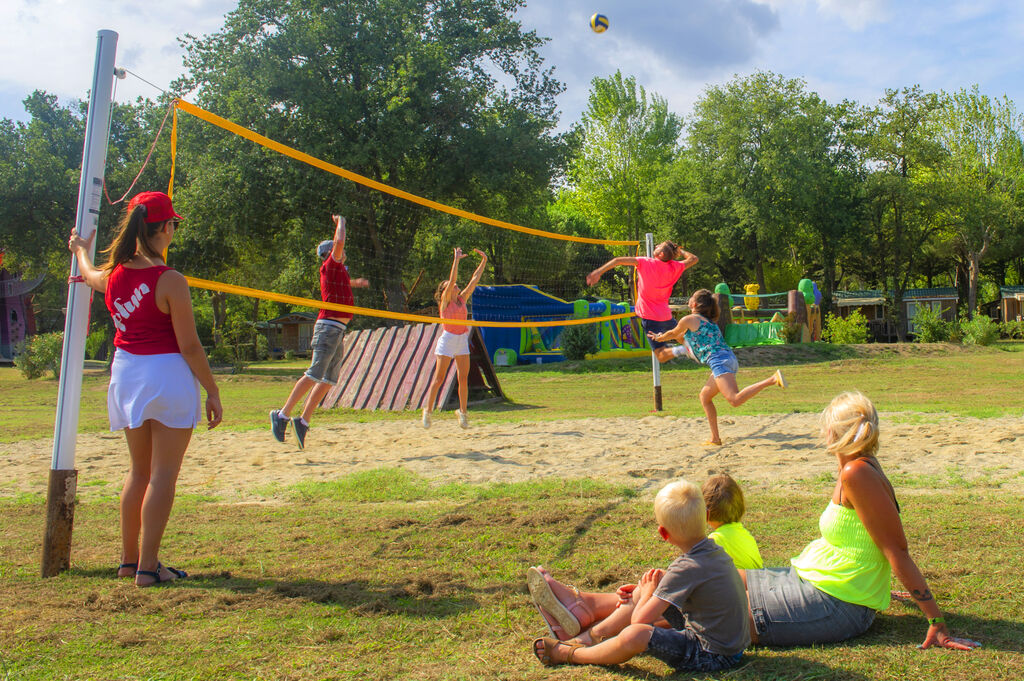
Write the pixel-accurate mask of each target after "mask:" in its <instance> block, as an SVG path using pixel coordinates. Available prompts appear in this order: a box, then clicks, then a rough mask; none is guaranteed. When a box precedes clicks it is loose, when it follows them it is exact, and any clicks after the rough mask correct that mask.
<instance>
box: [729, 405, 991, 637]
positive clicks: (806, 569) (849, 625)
mask: <svg viewBox="0 0 1024 681" xmlns="http://www.w3.org/2000/svg"><path fill="white" fill-rule="evenodd" d="M822 434H823V436H824V439H825V444H826V446H827V448H828V451H829V452H831V453H832V454H834V455H835V456H836V459H837V460H838V463H839V481H838V482H837V483H836V486H835V489H834V490H833V492H832V499H831V500H830V501H829V504H828V506H827V507H826V509H825V512H824V513H822V515H821V519H820V520H819V523H818V524H819V527H820V528H821V534H822V536H821V538H820V539H817V540H815V541H813V542H811V543H810V544H809V545H808V546H807V547H806V548H804V550H803V552H802V553H801V554H800V555H799V556H797V557H796V558H794V559H793V560H792V565H793V566H792V567H791V568H776V569H767V570H740V576H741V577H742V578H743V582H744V584H745V585H746V587H747V599H748V602H749V605H750V615H751V627H750V630H751V638H752V640H753V642H754V643H760V644H761V645H774V646H793V645H812V644H815V643H831V642H835V641H842V640H845V639H848V638H852V637H854V636H858V635H860V634H862V633H864V632H865V631H867V629H868V627H869V626H870V625H871V622H872V621H873V620H874V617H875V611H877V610H885V609H886V608H888V607H889V597H890V593H889V582H890V578H891V573H892V572H895V573H896V576H897V577H898V578H899V579H900V581H901V582H902V583H903V584H904V586H905V587H906V588H907V589H908V591H909V592H910V594H911V596H912V597H913V600H914V602H915V603H917V606H918V607H919V608H920V609H921V611H922V612H923V613H924V615H925V617H926V618H927V619H928V633H927V634H926V635H925V639H924V643H923V644H922V645H921V648H928V647H931V646H933V645H938V646H941V647H943V648H954V649H957V650H970V649H971V648H974V647H975V646H978V645H980V644H979V643H977V642H975V641H971V640H969V639H962V638H954V637H952V636H950V635H949V631H948V630H947V629H946V624H945V621H944V620H943V618H942V613H941V612H940V611H939V606H938V605H937V604H936V603H935V599H934V598H933V597H932V593H931V591H930V590H929V589H928V584H927V583H926V582H925V579H924V576H923V575H922V574H921V571H920V570H919V569H918V567H917V565H916V564H915V563H914V560H913V559H912V558H911V557H910V552H909V551H908V549H907V538H906V536H905V535H904V534H903V524H902V522H901V521H900V515H899V503H898V502H897V501H896V495H895V492H894V491H893V488H892V485H891V484H890V483H889V480H888V479H887V478H886V477H885V474H884V473H883V472H882V467H881V465H879V463H878V460H877V459H876V458H875V452H876V451H877V449H878V412H876V411H875V407H874V405H872V404H871V400H869V399H868V398H867V397H865V396H864V395H862V394H860V393H857V392H847V393H843V394H841V395H839V396H838V397H836V398H835V399H834V400H832V403H831V404H830V405H829V406H828V407H827V408H826V409H825V411H824V412H823V413H822Z"/></svg>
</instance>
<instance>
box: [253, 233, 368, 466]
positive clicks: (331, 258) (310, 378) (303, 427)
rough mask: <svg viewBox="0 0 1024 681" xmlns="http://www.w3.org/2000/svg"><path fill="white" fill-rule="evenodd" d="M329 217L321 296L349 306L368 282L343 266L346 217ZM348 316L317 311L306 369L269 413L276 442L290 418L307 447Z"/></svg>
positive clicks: (337, 362)
mask: <svg viewBox="0 0 1024 681" xmlns="http://www.w3.org/2000/svg"><path fill="white" fill-rule="evenodd" d="M331 217H332V218H333V219H334V239H333V240H328V241H321V242H320V245H319V246H317V249H316V252H317V255H318V256H320V260H322V261H323V264H321V265H320V297H321V298H322V299H323V301H324V302H325V303H338V304H341V305H352V304H353V302H354V299H353V297H352V287H353V286H355V287H356V288H367V287H368V286H369V285H370V282H369V281H367V280H366V279H351V280H350V279H349V276H348V268H347V267H345V218H343V217H341V216H340V215H333V216H331ZM351 319H352V315H351V314H350V313H348V312H338V311H336V310H324V309H321V310H320V314H319V315H318V316H317V318H316V324H315V325H314V326H313V342H312V344H311V346H312V348H313V359H312V361H311V362H310V364H309V368H308V369H306V373H305V374H303V376H302V378H300V379H299V380H298V381H296V382H295V387H294V388H292V392H291V394H290V395H288V399H287V401H285V403H284V406H283V407H281V408H280V409H274V410H272V411H271V412H270V430H271V431H272V432H273V433H274V437H275V438H277V440H278V442H284V434H285V431H286V430H287V429H288V422H289V421H291V424H292V430H294V431H295V439H296V441H297V442H298V444H299V449H303V448H304V447H305V446H306V432H307V431H308V430H309V420H310V419H311V418H312V417H313V410H315V409H316V408H317V407H318V406H319V405H320V402H321V401H322V400H323V399H324V397H325V396H326V395H327V392H328V391H329V390H330V389H331V386H332V385H335V384H337V382H338V372H339V371H341V359H342V355H343V354H344V350H345V347H344V344H343V343H342V338H343V337H344V336H345V328H346V327H347V326H348V322H349V320H351ZM310 389H312V391H311V390H310ZM307 392H309V397H308V398H306V404H305V405H304V406H303V408H302V415H301V416H296V417H294V418H292V417H290V416H289V415H290V414H291V413H292V409H294V408H295V405H297V404H298V403H299V400H301V399H302V396H303V395H305V394H306V393H307Z"/></svg>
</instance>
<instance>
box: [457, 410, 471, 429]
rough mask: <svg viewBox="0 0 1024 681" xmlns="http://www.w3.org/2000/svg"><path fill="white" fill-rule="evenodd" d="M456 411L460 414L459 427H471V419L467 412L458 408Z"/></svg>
mask: <svg viewBox="0 0 1024 681" xmlns="http://www.w3.org/2000/svg"><path fill="white" fill-rule="evenodd" d="M455 413H456V414H458V415H459V427H460V428H469V419H468V418H466V412H464V411H458V410H456V411H455Z"/></svg>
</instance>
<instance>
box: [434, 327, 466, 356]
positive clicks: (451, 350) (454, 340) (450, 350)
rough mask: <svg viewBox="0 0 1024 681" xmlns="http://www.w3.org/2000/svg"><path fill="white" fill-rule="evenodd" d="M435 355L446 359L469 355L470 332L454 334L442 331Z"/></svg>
mask: <svg viewBox="0 0 1024 681" xmlns="http://www.w3.org/2000/svg"><path fill="white" fill-rule="evenodd" d="M434 354H435V355H442V356H444V357H458V356H459V355H468V354H469V331H467V332H466V333H452V332H451V331H442V332H441V337H440V338H438V339H437V347H435V348H434Z"/></svg>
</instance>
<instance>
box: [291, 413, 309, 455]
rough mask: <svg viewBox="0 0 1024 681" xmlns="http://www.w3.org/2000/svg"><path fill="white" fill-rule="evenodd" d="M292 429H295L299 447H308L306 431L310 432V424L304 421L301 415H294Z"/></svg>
mask: <svg viewBox="0 0 1024 681" xmlns="http://www.w3.org/2000/svg"><path fill="white" fill-rule="evenodd" d="M292 430H294V431H295V439H296V440H297V441H298V443H299V449H300V450H302V449H305V448H306V433H307V432H309V426H307V425H306V424H305V423H303V422H302V418H301V417H299V416H293V417H292Z"/></svg>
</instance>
